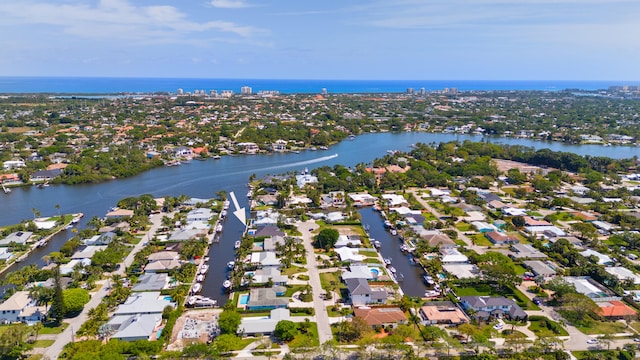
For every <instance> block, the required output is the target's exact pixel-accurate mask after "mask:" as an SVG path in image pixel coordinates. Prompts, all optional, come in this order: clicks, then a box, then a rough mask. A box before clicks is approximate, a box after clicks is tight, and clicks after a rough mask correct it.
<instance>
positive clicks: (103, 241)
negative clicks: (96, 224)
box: [83, 231, 117, 245]
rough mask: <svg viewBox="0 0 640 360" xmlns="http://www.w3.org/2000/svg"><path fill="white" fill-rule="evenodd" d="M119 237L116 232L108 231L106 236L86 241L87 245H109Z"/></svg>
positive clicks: (99, 235)
mask: <svg viewBox="0 0 640 360" xmlns="http://www.w3.org/2000/svg"><path fill="white" fill-rule="evenodd" d="M116 237H117V235H116V234H115V233H114V232H111V231H108V232H105V233H104V234H98V235H94V236H92V237H91V238H89V239H84V240H83V242H84V244H85V245H109V244H111V242H113V240H114V239H115V238H116Z"/></svg>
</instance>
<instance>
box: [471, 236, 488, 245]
mask: <svg viewBox="0 0 640 360" xmlns="http://www.w3.org/2000/svg"><path fill="white" fill-rule="evenodd" d="M468 237H469V238H470V239H471V240H472V241H473V242H474V243H475V244H476V245H479V246H493V244H492V243H491V241H489V239H487V237H486V236H484V235H483V234H475V235H470V236H468Z"/></svg>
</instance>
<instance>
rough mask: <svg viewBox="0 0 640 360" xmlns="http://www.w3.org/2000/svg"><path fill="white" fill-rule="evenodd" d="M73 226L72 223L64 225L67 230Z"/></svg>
mask: <svg viewBox="0 0 640 360" xmlns="http://www.w3.org/2000/svg"><path fill="white" fill-rule="evenodd" d="M71 228H73V225H71V224H69V225H67V226H65V227H64V229H65V230H69V229H71Z"/></svg>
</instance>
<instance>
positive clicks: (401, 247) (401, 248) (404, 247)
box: [400, 244, 409, 252]
mask: <svg viewBox="0 0 640 360" xmlns="http://www.w3.org/2000/svg"><path fill="white" fill-rule="evenodd" d="M400 250H402V251H404V252H409V246H408V245H407V244H402V245H400Z"/></svg>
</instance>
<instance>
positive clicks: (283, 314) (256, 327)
mask: <svg viewBox="0 0 640 360" xmlns="http://www.w3.org/2000/svg"><path fill="white" fill-rule="evenodd" d="M281 320H291V313H290V312H289V309H283V308H278V309H273V310H271V312H270V313H269V317H263V316H258V317H256V316H253V317H243V318H242V320H241V321H240V326H238V334H239V335H240V336H255V335H259V336H261V335H269V334H273V332H274V331H275V329H276V325H277V324H278V322H280V321H281Z"/></svg>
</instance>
